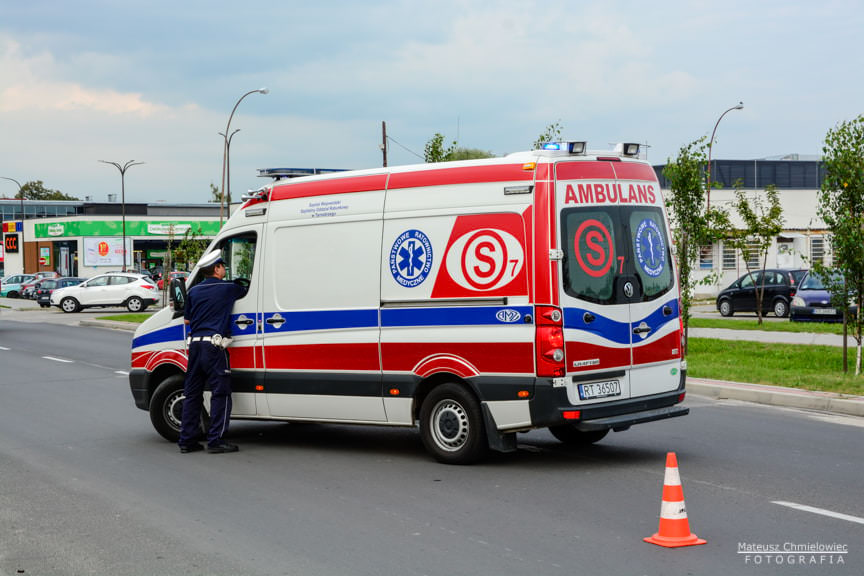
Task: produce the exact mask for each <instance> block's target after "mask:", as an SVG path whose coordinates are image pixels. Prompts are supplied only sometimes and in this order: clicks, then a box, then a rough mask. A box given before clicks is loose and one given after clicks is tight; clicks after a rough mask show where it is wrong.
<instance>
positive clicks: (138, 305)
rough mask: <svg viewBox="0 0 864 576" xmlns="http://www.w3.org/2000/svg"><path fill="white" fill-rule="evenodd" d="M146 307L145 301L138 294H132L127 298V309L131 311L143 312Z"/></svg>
mask: <svg viewBox="0 0 864 576" xmlns="http://www.w3.org/2000/svg"><path fill="white" fill-rule="evenodd" d="M146 307H147V306H146V305H145V304H144V301H143V300H141V298H139V297H138V296H132V297H131V298H129V299H128V300H126V309H127V310H129V311H130V312H143V311H144V309H145V308H146Z"/></svg>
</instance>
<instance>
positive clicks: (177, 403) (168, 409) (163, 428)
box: [150, 374, 210, 442]
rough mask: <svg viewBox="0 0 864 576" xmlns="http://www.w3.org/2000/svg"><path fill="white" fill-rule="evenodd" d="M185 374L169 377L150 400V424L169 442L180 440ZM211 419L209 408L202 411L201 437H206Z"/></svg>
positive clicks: (205, 407)
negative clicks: (208, 412)
mask: <svg viewBox="0 0 864 576" xmlns="http://www.w3.org/2000/svg"><path fill="white" fill-rule="evenodd" d="M184 380H185V377H184V376H183V374H175V375H173V376H169V377H168V378H166V379H165V380H163V381H162V383H161V384H159V386H158V387H157V388H156V391H155V392H154V393H153V397H152V398H151V399H150V422H152V423H153V427H154V428H155V429H156V431H157V432H158V433H159V434H160V435H161V436H162V437H163V438H165V439H166V440H168V441H169V442H177V441H178V440H180V424H181V422H182V421H183V400H184V399H185V398H186V397H185V396H184V395H183V381H184ZM209 422H210V418H209V415H208V414H207V406H206V405H205V406H204V409H203V410H201V435H202V437H203V436H205V435H206V431H207V429H208V428H209V426H210V424H209Z"/></svg>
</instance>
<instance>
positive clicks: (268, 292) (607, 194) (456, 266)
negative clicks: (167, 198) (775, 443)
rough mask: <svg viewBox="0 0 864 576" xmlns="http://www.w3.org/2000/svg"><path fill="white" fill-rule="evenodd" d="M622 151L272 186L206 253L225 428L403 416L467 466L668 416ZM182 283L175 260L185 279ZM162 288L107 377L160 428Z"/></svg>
mask: <svg viewBox="0 0 864 576" xmlns="http://www.w3.org/2000/svg"><path fill="white" fill-rule="evenodd" d="M638 154H639V146H638V144H629V143H625V144H619V145H618V146H616V148H615V150H614V151H604V152H594V151H591V152H589V151H588V150H587V148H586V144H585V143H584V142H572V141H568V142H560V143H549V144H546V145H545V146H544V149H542V150H534V151H530V152H520V153H515V154H511V155H508V156H504V157H500V158H492V159H483V160H471V161H459V162H443V163H435V164H421V165H414V166H398V167H385V168H377V169H371V170H360V171H344V172H332V173H328V174H323V175H314V176H308V177H299V178H282V177H280V176H282V175H284V173H283V172H280V171H279V170H273V171H269V172H268V173H269V174H270V175H271V176H274V177H275V178H274V180H273V181H272V182H270V183H269V184H268V185H266V186H264V187H262V188H261V189H259V190H257V191H254V192H250V193H249V194H247V195H246V196H244V202H245V203H244V204H243V205H242V207H240V208H239V209H238V210H236V212H235V213H234V214H233V215H232V216H231V217H230V219H229V220H228V221H227V223H226V224H225V226H224V227H223V228H222V230H221V232H220V233H219V235H218V236H217V237H216V238H215V239H214V240H213V242H212V243H211V245H210V246H209V248H208V249H207V251H208V252H210V251H214V250H219V251H220V252H221V254H222V257H223V259H224V260H225V262H226V263H227V268H228V276H227V279H229V280H233V281H236V282H240V283H243V284H245V285H248V287H249V290H248V293H247V295H246V296H245V297H244V298H243V299H241V300H238V301H237V302H236V304H235V306H234V309H233V310H232V313H231V319H232V334H231V337H232V338H233V342H232V344H231V347H230V348H229V352H230V362H231V379H232V387H233V400H234V403H233V412H232V418H233V419H235V420H240V419H246V420H278V421H287V422H324V423H339V424H366V425H378V426H403V427H418V428H419V431H420V435H421V438H422V441H423V444H424V446H425V447H426V449H427V450H428V451H429V453H430V454H431V455H432V456H433V457H434V458H435V459H437V460H438V461H440V462H443V463H450V464H467V463H471V462H475V461H477V460H478V459H480V458H482V457H483V456H484V454H486V453H487V451H488V450H490V449H491V450H495V451H501V452H508V451H513V450H515V449H516V445H517V443H516V435H517V433H519V432H525V431H528V430H532V429H537V428H548V429H549V430H550V432H551V433H552V434H553V435H554V436H555V438H557V439H558V440H560V441H561V442H564V443H567V444H571V445H575V446H586V445H589V444H592V443H594V442H597V441H599V440H601V439H602V438H603V437H604V436H606V435H607V433H608V432H609V431H610V430H613V431H616V432H617V431H622V430H627V429H628V428H630V427H631V426H632V425H634V424H640V423H644V422H651V421H656V420H662V419H667V418H672V417H677V416H683V415H685V414H687V413H688V411H689V409H688V408H686V407H684V406H681V405H680V404H681V402H682V401H683V400H684V394H685V392H684V383H685V375H686V364H685V360H684V359H683V358H682V346H681V338H682V324H681V317H680V301H679V300H680V293H679V287H678V278H677V274H676V271H675V266H674V264H673V257H672V247H671V236H670V231H669V224H668V219H667V216H666V212H665V208H664V202H663V196H662V194H661V191H660V186H659V184H658V181H657V177H656V175H655V173H654V170H653V169H652V167H651V166H650V165H649V164H648V163H647V162H645V161H642V160H640V159H639V158H638ZM199 280H201V277H200V274H199V273H198V270H193V271H192V273H191V274H190V276H189V278H188V283H187V286H192V285H194V284H195V283H196V282H198V281H199ZM183 288H184V287H183V285H182V284H181V283H179V282H175V283H174V284H173V285H172V289H171V290H172V300H173V305H172V307H166V308H165V309H163V310H161V311H160V312H158V313H157V314H155V315H154V316H152V317H151V318H150V319H148V320H147V321H146V322H144V323H143V324H142V325H141V326H140V328H139V329H138V330H137V332H136V333H135V336H134V339H133V342H132V359H131V371H130V374H129V380H130V384H131V389H132V395H133V398H134V400H135V404H136V406H137V407H138V408H140V409H142V410H146V411H148V412H149V414H150V419H151V421H152V423H153V426H154V427H155V429H156V431H158V432H159V433H160V434H161V435H162V436H164V437H165V438H166V439H168V440H171V441H176V440H177V438H178V434H179V426H180V415H181V405H182V402H183V379H184V370H185V368H186V363H187V349H186V337H187V334H186V332H185V327H184V323H183V318H182V310H183V305H184V299H185V292H184V289H183Z"/></svg>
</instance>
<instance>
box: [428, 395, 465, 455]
mask: <svg viewBox="0 0 864 576" xmlns="http://www.w3.org/2000/svg"><path fill="white" fill-rule="evenodd" d="M430 419H431V429H432V438H433V440H434V441H435V444H436V445H437V446H438V447H439V448H441V449H442V450H445V451H447V452H456V451H458V450H459V449H461V448H462V447H463V446H465V443H466V442H467V441H468V436H469V434H470V432H471V428H470V426H469V423H468V413H467V412H466V411H465V408H464V407H463V406H462V405H461V404H459V403H458V402H456V401H454V400H449V399H448V400H442V401H440V402H438V404H436V405H435V408H434V409H433V410H432V415H431V416H430Z"/></svg>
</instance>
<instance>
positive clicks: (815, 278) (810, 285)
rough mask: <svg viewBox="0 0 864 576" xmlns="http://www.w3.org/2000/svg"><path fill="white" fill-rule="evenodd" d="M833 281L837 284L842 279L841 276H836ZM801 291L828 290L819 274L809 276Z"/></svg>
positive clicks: (802, 284)
mask: <svg viewBox="0 0 864 576" xmlns="http://www.w3.org/2000/svg"><path fill="white" fill-rule="evenodd" d="M832 279H833V280H834V281H835V282H837V281H838V280H839V279H840V275H839V274H834V275H833V276H832ZM801 290H827V288H826V287H825V282H824V281H823V280H822V277H821V276H819V275H818V274H808V275H807V278H805V279H804V281H803V282H802V283H801Z"/></svg>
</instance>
